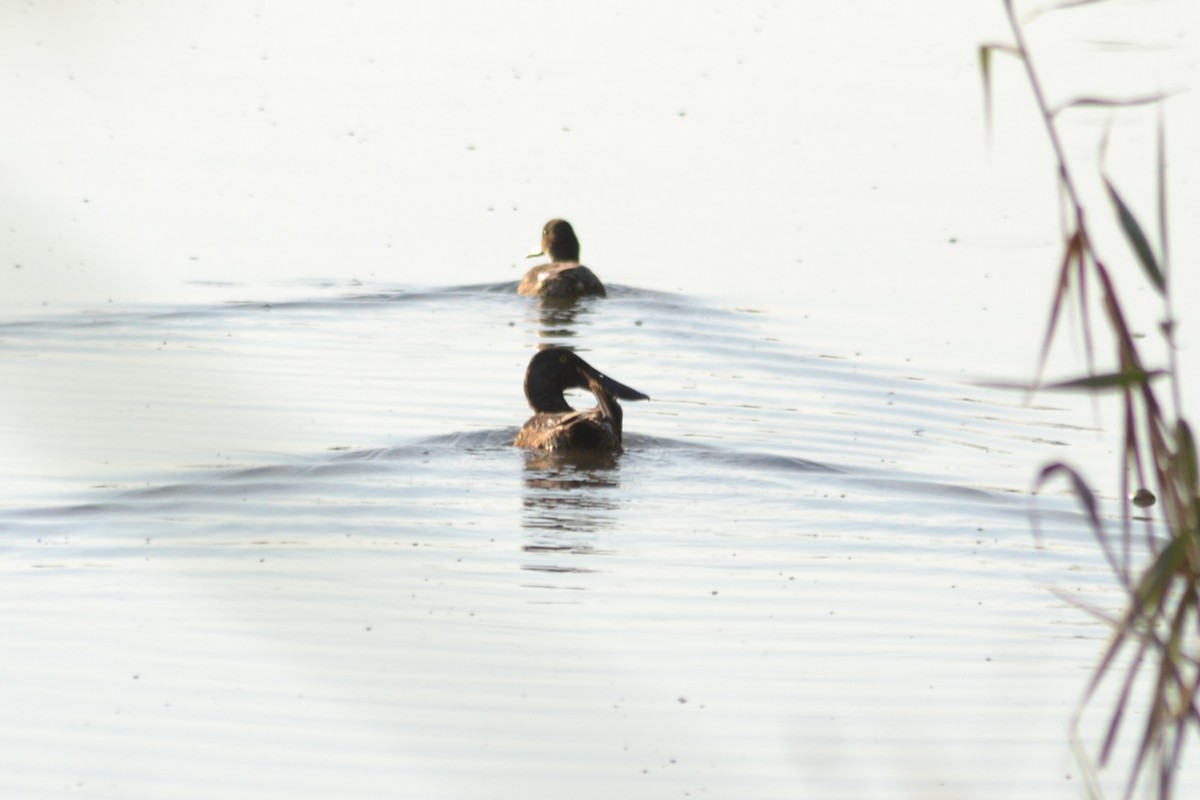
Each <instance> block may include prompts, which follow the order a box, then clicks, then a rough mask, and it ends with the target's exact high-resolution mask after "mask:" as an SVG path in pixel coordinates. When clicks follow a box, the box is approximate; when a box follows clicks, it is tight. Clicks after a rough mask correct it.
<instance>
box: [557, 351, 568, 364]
mask: <svg viewBox="0 0 1200 800" xmlns="http://www.w3.org/2000/svg"><path fill="white" fill-rule="evenodd" d="M568 361H570V359H569V358H567V356H566V354H565V353H564V354H563V355H561V356H559V357H558V363H560V364H565V363H567V362H568Z"/></svg>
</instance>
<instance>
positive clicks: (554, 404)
mask: <svg viewBox="0 0 1200 800" xmlns="http://www.w3.org/2000/svg"><path fill="white" fill-rule="evenodd" d="M564 389H588V390H589V391H591V393H592V394H594V395H595V396H596V401H597V403H598V405H597V406H596V407H595V408H591V409H588V410H587V411H576V410H575V409H573V408H571V406H570V405H568V404H567V401H566V398H564V397H563V390H564ZM525 397H526V399H528V400H529V407H530V408H532V409H533V411H534V414H533V416H532V417H530V418H529V421H528V422H526V423H525V425H524V426H523V427H522V428H521V432H520V433H518V434H517V438H516V440H515V441H514V442H513V444H514V445H516V446H517V447H528V448H531V449H533V450H559V449H563V448H585V449H593V450H595V449H606V450H618V451H619V450H620V449H621V419H622V412H621V406H620V404H619V403H617V399H618V398H620V399H621V400H649V399H650V398H649V396H647V395H644V394H642V393H641V392H639V391H637V390H636V389H630V388H629V387H628V386H626V385H625V384H623V383H618V382H617V381H614V380H613V379H612V378H610V377H608V376H607V375H604V374H602V373H600V372H598V371H597V370H596V368H595V367H593V366H592V365H591V364H589V363H587V362H586V361H584V360H583V359H582V358H580V357H579V356H577V355H575V354H574V353H572V352H571V351H570V350H566V349H564V348H561V347H550V348H547V349H545V350H541V351H539V352H538V353H537V355H535V356H534V357H533V358H532V359H531V360H530V362H529V367H528V369H526V370H525Z"/></svg>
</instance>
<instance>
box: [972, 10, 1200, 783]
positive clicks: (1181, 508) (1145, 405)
mask: <svg viewBox="0 0 1200 800" xmlns="http://www.w3.org/2000/svg"><path fill="white" fill-rule="evenodd" d="M1002 2H1003V3H1004V9H1005V12H1006V14H1007V17H1008V22H1009V27H1010V29H1011V32H1012V36H1013V41H1012V43H1010V44H986V45H983V46H981V47H980V49H979V58H980V69H981V72H982V75H983V79H984V97H985V102H986V103H987V107H988V118H989V121H990V115H991V90H990V65H991V56H992V54H993V53H1003V54H1006V55H1010V56H1013V57H1015V58H1016V59H1017V60H1018V61H1020V62H1021V64H1022V65H1023V67H1024V70H1025V75H1026V78H1027V80H1028V82H1029V87H1030V90H1031V92H1032V94H1033V98H1034V100H1035V102H1036V103H1037V108H1038V111H1039V114H1040V116H1041V119H1042V122H1043V123H1044V125H1045V128H1046V135H1047V138H1048V139H1049V142H1050V146H1051V148H1052V150H1053V153H1054V158H1055V162H1056V165H1057V172H1058V184H1059V188H1060V190H1061V192H1062V195H1063V202H1064V204H1065V207H1066V209H1067V213H1066V215H1065V219H1064V237H1063V248H1062V258H1061V260H1060V262H1059V267H1058V281H1057V284H1056V287H1055V290H1054V295H1053V298H1052V300H1051V304H1050V312H1049V318H1048V321H1047V324H1046V332H1045V336H1044V338H1043V340H1042V347H1041V353H1040V357H1039V361H1038V367H1037V374H1036V377H1035V380H1034V383H1033V388H1034V389H1043V390H1044V389H1057V390H1065V391H1079V392H1087V393H1092V394H1094V395H1105V396H1112V395H1115V396H1116V398H1117V399H1118V400H1119V402H1120V403H1121V405H1122V409H1123V415H1122V447H1121V451H1120V452H1121V455H1120V458H1121V468H1122V469H1121V476H1122V477H1121V501H1120V513H1119V527H1120V532H1119V535H1118V534H1114V532H1113V531H1112V530H1110V528H1111V527H1112V524H1113V523H1112V520H1111V518H1110V519H1109V520H1108V521H1107V522H1106V517H1105V515H1104V514H1102V513H1101V510H1100V505H1099V502H1098V501H1097V499H1096V495H1095V493H1094V492H1093V491H1092V489H1091V487H1090V486H1089V485H1088V483H1087V481H1086V480H1085V479H1084V478H1083V476H1082V475H1081V473H1080V472H1079V471H1078V470H1077V469H1076V468H1075V467H1073V466H1071V465H1070V464H1068V463H1066V462H1062V461H1059V462H1054V463H1051V464H1047V465H1045V466H1044V467H1043V468H1042V470H1041V472H1040V473H1039V474H1038V477H1037V479H1036V481H1035V484H1034V486H1035V491H1037V490H1040V489H1041V488H1042V487H1043V486H1044V485H1045V484H1046V483H1047V482H1048V481H1050V480H1052V479H1055V478H1065V479H1066V480H1067V481H1069V483H1070V486H1071V489H1072V492H1073V493H1074V495H1075V496H1076V498H1077V499H1078V501H1079V503H1080V505H1081V507H1082V508H1083V510H1084V512H1085V513H1086V517H1087V521H1088V524H1089V526H1090V527H1091V529H1092V532H1093V533H1094V535H1095V537H1096V542H1097V543H1098V544H1099V546H1100V548H1101V550H1102V552H1103V553H1104V556H1105V558H1106V560H1107V561H1108V564H1109V566H1110V567H1111V569H1112V571H1113V574H1114V575H1115V576H1116V578H1117V581H1118V582H1119V584H1120V586H1121V588H1122V590H1123V592H1124V595H1125V601H1124V608H1123V610H1122V611H1121V612H1120V613H1119V614H1117V615H1116V616H1113V615H1111V614H1108V613H1106V612H1103V611H1100V610H1098V609H1090V610H1091V611H1092V613H1095V614H1096V615H1097V616H1098V617H1099V618H1100V619H1102V620H1104V621H1105V622H1106V623H1108V624H1109V625H1110V626H1111V627H1112V638H1111V639H1110V641H1109V642H1108V644H1107V646H1106V647H1105V649H1104V651H1103V653H1102V655H1101V657H1100V659H1099V661H1098V662H1097V664H1096V666H1095V668H1094V670H1093V672H1092V675H1091V678H1090V680H1089V681H1088V683H1087V686H1086V688H1085V691H1084V694H1083V698H1082V700H1081V703H1080V706H1079V709H1078V710H1077V711H1076V714H1075V717H1074V720H1073V723H1072V728H1073V730H1072V737H1073V742H1074V743H1075V745H1076V751H1077V753H1080V754H1081V758H1082V763H1083V766H1084V768H1085V772H1086V774H1087V776H1088V779H1089V787H1090V789H1091V791H1092V793H1093V794H1094V795H1097V796H1098V795H1099V794H1100V793H1101V792H1100V789H1099V784H1098V781H1097V780H1096V776H1095V771H1094V769H1093V768H1092V766H1091V760H1090V758H1089V757H1088V756H1087V755H1086V753H1085V752H1084V750H1083V747H1082V745H1081V744H1080V741H1081V738H1080V725H1081V716H1082V713H1083V711H1084V710H1085V708H1087V707H1088V706H1090V705H1092V704H1093V703H1094V702H1096V701H1097V700H1098V699H1099V697H1098V691H1099V689H1100V687H1101V686H1102V685H1113V684H1115V686H1116V687H1117V691H1116V699H1115V702H1114V705H1113V707H1112V709H1111V711H1110V714H1109V720H1108V724H1107V727H1106V729H1105V730H1104V735H1103V739H1102V743H1101V745H1100V748H1099V753H1098V754H1097V756H1098V757H1097V762H1098V765H1099V767H1100V768H1103V767H1106V766H1108V765H1109V762H1110V761H1111V759H1112V756H1113V753H1114V747H1115V744H1116V742H1117V739H1118V735H1119V734H1121V733H1122V732H1124V731H1125V730H1126V729H1128V728H1136V727H1137V726H1139V725H1140V730H1138V731H1137V734H1138V740H1137V747H1136V749H1135V750H1134V754H1133V759H1132V763H1131V764H1130V765H1129V768H1128V777H1127V780H1126V784H1125V791H1124V796H1125V797H1126V798H1128V797H1131V796H1132V795H1133V793H1134V791H1135V789H1136V787H1137V785H1138V781H1139V779H1140V778H1143V777H1145V778H1146V779H1148V781H1149V783H1148V785H1147V788H1149V789H1150V790H1151V791H1152V792H1153V795H1154V796H1155V797H1158V798H1160V800H1167V798H1171V797H1173V796H1174V789H1175V778H1176V774H1177V771H1178V767H1179V765H1180V763H1181V759H1182V757H1183V750H1184V745H1185V743H1186V740H1187V739H1188V737H1189V735H1194V734H1196V733H1200V470H1198V467H1197V456H1196V444H1195V439H1194V438H1193V436H1192V430H1191V426H1190V425H1189V424H1188V423H1187V421H1186V420H1185V419H1184V417H1183V416H1182V411H1181V407H1180V403H1179V388H1178V385H1179V374H1178V367H1177V362H1176V358H1175V338H1174V332H1175V321H1174V318H1173V316H1172V314H1173V311H1172V303H1171V293H1170V288H1171V287H1170V281H1169V269H1168V252H1167V222H1166V188H1165V187H1166V167H1165V163H1166V162H1165V150H1166V147H1165V137H1164V134H1163V123H1162V117H1161V102H1162V100H1163V99H1164V98H1163V96H1161V95H1157V96H1151V97H1137V98H1129V99H1125V100H1108V99H1102V98H1094V97H1083V98H1077V99H1075V100H1073V101H1071V102H1069V103H1066V104H1064V105H1062V106H1059V107H1056V108H1055V107H1051V106H1050V105H1049V103H1048V102H1047V100H1046V94H1045V92H1044V89H1043V80H1042V76H1041V74H1040V73H1039V72H1038V70H1037V68H1036V65H1035V63H1034V59H1033V57H1032V54H1031V52H1030V49H1029V45H1028V42H1027V41H1026V38H1025V26H1026V25H1027V24H1028V22H1022V21H1021V20H1019V19H1018V17H1017V14H1016V12H1015V10H1014V8H1013V0H1002ZM1094 2H1102V0H1074V1H1073V2H1066V3H1063V4H1062V5H1060V6H1058V7H1057V8H1055V9H1051V10H1058V9H1060V8H1065V7H1074V6H1079V5H1085V4H1090V3H1094ZM1147 103H1159V104H1160V116H1159V122H1158V145H1157V148H1158V153H1157V156H1158V160H1157V180H1158V208H1157V217H1158V219H1157V222H1158V225H1157V238H1158V248H1157V252H1156V250H1155V247H1154V245H1153V244H1152V243H1151V241H1150V239H1149V237H1148V236H1147V235H1146V233H1145V230H1144V229H1143V227H1142V226H1141V224H1140V223H1139V222H1138V220H1137V217H1136V216H1135V214H1134V213H1133V211H1132V210H1131V209H1130V208H1129V206H1128V205H1127V204H1126V202H1125V200H1124V199H1123V197H1122V196H1121V194H1120V192H1119V191H1118V190H1117V188H1116V186H1115V185H1114V184H1113V183H1112V181H1111V180H1109V179H1108V177H1107V176H1102V177H1104V185H1105V189H1106V191H1107V195H1108V200H1109V202H1110V203H1111V205H1112V211H1113V213H1114V214H1115V218H1116V222H1117V224H1118V225H1119V227H1120V229H1121V231H1122V233H1123V234H1124V237H1125V240H1126V241H1127V242H1128V244H1129V246H1130V250H1131V254H1132V256H1133V258H1134V261H1135V262H1136V264H1137V265H1138V267H1139V268H1140V273H1141V275H1142V278H1143V279H1144V280H1145V281H1146V282H1147V283H1148V284H1149V285H1150V286H1151V287H1152V289H1153V290H1154V291H1155V293H1156V294H1157V295H1158V296H1159V298H1160V299H1161V301H1162V304H1163V315H1164V317H1163V320H1162V321H1161V322H1160V323H1159V325H1158V331H1159V333H1160V334H1161V335H1162V337H1163V342H1164V343H1165V345H1166V351H1167V360H1168V364H1167V365H1166V367H1165V368H1157V369H1155V368H1151V367H1148V366H1147V365H1146V361H1145V359H1144V358H1143V356H1142V353H1141V352H1140V351H1139V349H1138V346H1137V338H1136V337H1135V336H1134V334H1133V328H1132V327H1131V326H1130V323H1129V318H1128V317H1127V315H1126V313H1125V310H1124V308H1123V306H1122V303H1121V299H1120V297H1119V296H1118V294H1117V291H1116V288H1115V286H1114V283H1113V280H1112V277H1111V275H1112V272H1111V270H1110V267H1109V262H1108V261H1106V260H1105V259H1104V257H1102V256H1101V254H1100V253H1099V252H1097V249H1096V246H1095V239H1094V237H1093V236H1092V234H1091V232H1090V229H1089V222H1088V215H1087V214H1086V213H1085V203H1084V201H1083V199H1082V196H1081V194H1080V192H1079V191H1078V190H1077V188H1076V187H1077V182H1076V180H1075V177H1074V175H1073V173H1072V171H1071V167H1070V164H1069V162H1068V159H1067V153H1066V151H1065V149H1064V147H1063V140H1062V137H1061V136H1060V132H1059V119H1060V115H1061V114H1063V113H1064V112H1066V111H1069V110H1070V109H1072V108H1077V107H1082V106H1110V107H1121V106H1134V105H1145V104H1147ZM1091 298H1097V300H1098V302H1099V307H1100V309H1102V312H1103V313H1102V314H1101V315H1100V319H1099V320H1096V319H1095V318H1094V317H1093V316H1090V315H1089V313H1088V309H1089V306H1090V305H1092V304H1093V303H1095V302H1097V300H1093V299H1091ZM1067 306H1074V307H1075V308H1076V309H1077V311H1078V314H1077V319H1078V323H1077V324H1078V326H1079V333H1080V335H1081V336H1082V338H1083V341H1084V343H1085V347H1086V354H1087V358H1086V361H1087V364H1086V372H1085V374H1084V375H1083V376H1081V377H1076V378H1073V379H1070V380H1063V381H1058V382H1056V383H1051V384H1043V383H1042V376H1043V373H1044V371H1045V366H1046V361H1047V358H1048V356H1049V353H1050V349H1051V345H1052V344H1053V341H1054V337H1055V334H1056V332H1057V331H1058V329H1059V322H1060V319H1061V317H1062V311H1063V309H1064V307H1067ZM1097 346H1102V347H1108V348H1112V351H1113V353H1114V355H1115V358H1116V364H1117V365H1118V366H1117V368H1116V369H1115V370H1111V371H1103V372H1101V371H1098V370H1097V367H1096V361H1095V353H1096V349H1095V348H1096V347H1097ZM1163 381H1166V382H1167V383H1168V385H1169V391H1170V398H1171V405H1170V408H1167V407H1166V406H1164V404H1163V403H1162V402H1160V400H1159V392H1158V389H1157V387H1158V386H1160V385H1161V384H1162V382H1163ZM1151 486H1152V487H1154V489H1155V490H1156V491H1155V492H1154V494H1155V495H1157V498H1156V502H1157V509H1158V510H1157V513H1151V509H1150V508H1142V506H1146V505H1147V504H1148V503H1149V502H1155V500H1154V499H1152V498H1151V497H1150V496H1149V495H1147V494H1146V493H1145V491H1138V492H1136V493H1135V492H1134V491H1133V490H1134V489H1135V488H1137V489H1140V490H1141V489H1145V488H1146V487H1151ZM1135 507H1136V508H1137V511H1136V513H1137V514H1144V515H1145V516H1144V518H1145V520H1146V522H1145V550H1144V553H1145V558H1137V557H1135V550H1134V542H1133V529H1134V522H1135ZM1139 682H1146V683H1148V685H1149V687H1150V692H1149V699H1148V707H1146V708H1144V709H1135V708H1131V704H1132V703H1134V702H1135V692H1134V686H1135V684H1139ZM1139 712H1140V713H1139ZM1143 720H1144V721H1143Z"/></svg>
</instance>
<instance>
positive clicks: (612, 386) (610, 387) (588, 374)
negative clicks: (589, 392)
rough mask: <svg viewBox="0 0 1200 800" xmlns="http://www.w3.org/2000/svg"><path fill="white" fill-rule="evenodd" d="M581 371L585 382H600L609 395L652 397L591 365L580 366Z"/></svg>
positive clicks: (623, 397)
mask: <svg viewBox="0 0 1200 800" xmlns="http://www.w3.org/2000/svg"><path fill="white" fill-rule="evenodd" d="M579 372H580V374H581V375H583V379H584V382H585V383H590V382H591V381H595V382H596V383H597V384H599V385H600V386H601V387H602V388H603V389H604V391H606V392H608V394H609V395H611V396H612V397H615V398H617V399H618V400H649V399H650V395H648V394H642V393H641V392H639V391H638V390H637V389H633V388H631V387H629V386H626V385H625V384H623V383H621V382H620V381H614V380H613V379H612V378H610V377H608V376H607V375H605V374H603V373H601V372H597V371H596V370H594V369H591V368H590V367H589V368H588V369H584V368H583V367H580V368H579ZM589 379H590V380H589Z"/></svg>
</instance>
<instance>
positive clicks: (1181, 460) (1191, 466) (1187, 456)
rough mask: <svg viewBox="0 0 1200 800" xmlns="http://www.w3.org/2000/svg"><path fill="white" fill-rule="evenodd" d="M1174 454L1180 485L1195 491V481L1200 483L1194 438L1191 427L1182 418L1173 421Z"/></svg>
mask: <svg viewBox="0 0 1200 800" xmlns="http://www.w3.org/2000/svg"><path fill="white" fill-rule="evenodd" d="M1175 454H1176V459H1177V460H1176V469H1177V471H1178V475H1177V477H1178V480H1179V484H1180V486H1181V487H1183V488H1184V490H1185V491H1189V492H1195V491H1196V489H1195V487H1196V485H1197V483H1200V465H1198V463H1197V459H1196V440H1195V439H1194V438H1192V428H1191V426H1190V425H1188V423H1187V420H1184V419H1181V420H1179V421H1178V422H1176V423H1175Z"/></svg>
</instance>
